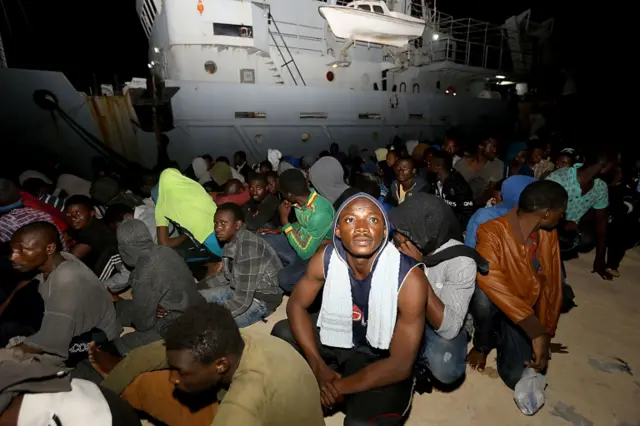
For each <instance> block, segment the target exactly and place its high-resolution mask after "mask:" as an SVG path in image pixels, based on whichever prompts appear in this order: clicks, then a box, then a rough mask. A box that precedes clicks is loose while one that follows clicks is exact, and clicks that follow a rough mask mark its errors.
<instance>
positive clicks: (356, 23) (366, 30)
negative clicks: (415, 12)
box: [318, 0, 426, 47]
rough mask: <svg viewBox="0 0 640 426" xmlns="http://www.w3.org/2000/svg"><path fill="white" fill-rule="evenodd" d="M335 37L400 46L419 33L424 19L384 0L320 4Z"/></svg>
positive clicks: (423, 24)
mask: <svg viewBox="0 0 640 426" xmlns="http://www.w3.org/2000/svg"><path fill="white" fill-rule="evenodd" d="M318 12H320V15H321V16H322V17H323V18H324V19H325V20H326V21H327V23H328V24H329V27H330V28H331V31H332V32H333V34H334V35H335V36H336V37H339V38H344V39H352V40H356V41H365V42H370V43H377V44H383V45H388V46H396V47H404V46H406V45H407V44H408V43H409V41H411V40H414V39H416V38H418V37H421V36H422V33H423V32H424V27H425V24H426V23H425V21H423V20H422V19H418V18H414V17H413V16H409V15H405V14H403V13H398V12H392V11H390V10H389V7H388V6H387V4H386V3H385V2H384V1H378V0H376V1H372V0H356V1H353V2H351V3H349V4H348V5H347V6H337V5H335V6H320V7H319V8H318Z"/></svg>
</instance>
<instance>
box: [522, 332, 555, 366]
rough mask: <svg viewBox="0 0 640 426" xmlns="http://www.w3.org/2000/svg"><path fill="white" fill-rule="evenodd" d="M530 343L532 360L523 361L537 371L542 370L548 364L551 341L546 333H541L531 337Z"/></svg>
mask: <svg viewBox="0 0 640 426" xmlns="http://www.w3.org/2000/svg"><path fill="white" fill-rule="evenodd" d="M531 343H532V345H533V360H532V361H530V362H525V363H524V365H526V366H527V367H531V368H533V369H534V370H536V371H537V372H538V373H540V372H543V371H545V370H546V369H547V365H548V364H549V344H550V343H551V338H550V337H549V335H548V334H543V335H542V336H539V337H536V338H535V339H533V341H532V342H531Z"/></svg>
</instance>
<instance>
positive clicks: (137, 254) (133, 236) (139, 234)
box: [116, 219, 155, 267]
mask: <svg viewBox="0 0 640 426" xmlns="http://www.w3.org/2000/svg"><path fill="white" fill-rule="evenodd" d="M116 236H117V237H118V252H119V253H120V258H121V259H122V261H123V262H124V263H125V265H127V266H129V267H134V266H135V265H136V264H137V263H138V262H139V261H140V259H142V258H143V257H146V256H148V255H149V253H151V250H153V248H154V247H155V244H154V243H153V238H151V234H149V229H148V228H147V227H146V225H145V224H144V222H142V221H140V220H137V219H130V220H125V221H124V222H122V223H121V224H120V226H118V230H117V231H116Z"/></svg>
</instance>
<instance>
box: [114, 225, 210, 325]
mask: <svg viewBox="0 0 640 426" xmlns="http://www.w3.org/2000/svg"><path fill="white" fill-rule="evenodd" d="M117 237H118V250H119V252H120V257H121V258H122V261H123V262H124V263H125V264H126V265H127V266H128V267H130V268H132V269H133V271H132V272H131V276H130V277H129V285H130V286H131V289H132V292H133V300H132V301H131V302H133V306H132V309H131V312H132V315H131V316H132V323H133V325H134V326H135V328H136V331H148V330H150V329H152V328H155V329H158V328H160V329H163V328H164V327H165V326H166V325H168V324H169V323H170V322H171V321H173V320H174V319H176V318H177V317H178V316H179V315H180V314H182V312H184V311H185V310H186V309H188V308H190V307H192V306H194V305H196V304H198V303H204V298H203V297H202V296H201V295H200V293H199V292H198V290H197V289H196V283H195V282H194V279H193V275H192V274H191V271H190V270H189V267H188V266H187V264H186V263H185V262H184V260H183V259H182V257H181V256H180V255H179V254H178V253H177V252H176V251H175V250H173V249H172V248H169V247H165V246H158V245H155V244H154V243H153V239H152V238H151V235H150V234H149V231H148V229H147V227H146V226H145V224H144V223H143V222H141V221H139V220H136V219H131V220H126V221H124V222H122V224H120V226H119V227H118V230H117ZM126 302H129V301H126ZM158 306H161V307H162V308H164V309H165V310H166V311H168V312H169V314H168V315H167V316H166V317H165V318H163V319H157V318H156V310H157V309H158Z"/></svg>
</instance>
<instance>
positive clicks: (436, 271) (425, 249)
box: [389, 193, 487, 340]
mask: <svg viewBox="0 0 640 426" xmlns="http://www.w3.org/2000/svg"><path fill="white" fill-rule="evenodd" d="M389 216H390V217H391V222H392V224H393V227H394V229H395V230H397V231H398V232H400V233H401V234H402V235H404V236H405V237H407V238H409V240H410V241H411V242H412V243H413V244H415V245H417V246H418V248H419V249H420V250H421V251H422V253H425V254H426V256H425V257H424V263H425V274H426V275H427V278H428V279H429V283H430V284H431V287H432V288H433V292H434V293H435V295H436V296H437V297H438V298H439V299H440V300H441V301H442V303H443V305H444V315H443V318H442V323H441V324H440V327H439V328H438V329H436V330H435V332H436V333H437V334H438V335H439V336H441V337H442V338H444V339H447V340H450V339H454V338H455V337H456V336H458V334H459V333H460V329H461V328H462V325H463V324H464V321H465V317H466V315H467V310H468V308H469V302H470V301H471V297H472V296H473V292H474V289H475V283H476V273H477V270H478V268H477V266H476V263H481V264H483V266H484V267H485V268H486V267H487V265H486V260H484V259H483V258H482V257H481V256H480V255H478V253H476V252H475V250H472V249H470V248H469V247H465V246H464V245H463V244H462V242H461V241H462V238H461V235H460V227H459V225H458V221H457V220H456V217H455V216H454V215H453V212H452V210H451V208H450V207H449V206H448V205H447V204H446V203H445V202H444V201H443V200H442V199H440V198H438V197H436V196H435V195H430V194H425V193H419V194H416V195H415V196H414V197H413V198H411V199H409V200H407V201H405V202H404V203H402V204H401V205H400V206H398V207H396V208H395V209H393V210H392V211H391V213H390V215H389Z"/></svg>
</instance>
